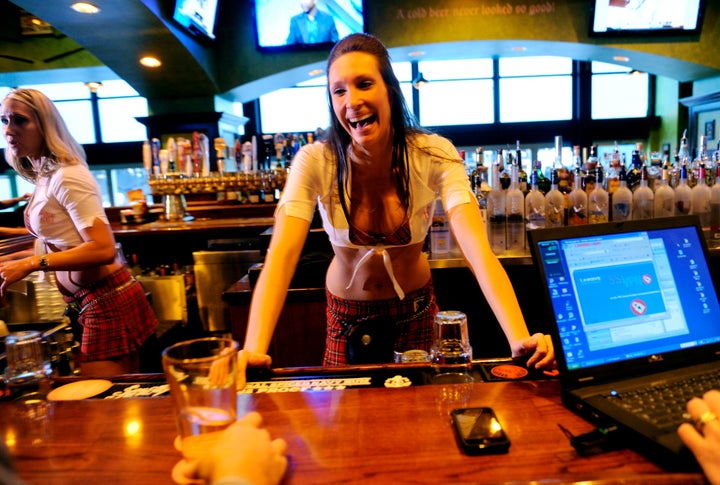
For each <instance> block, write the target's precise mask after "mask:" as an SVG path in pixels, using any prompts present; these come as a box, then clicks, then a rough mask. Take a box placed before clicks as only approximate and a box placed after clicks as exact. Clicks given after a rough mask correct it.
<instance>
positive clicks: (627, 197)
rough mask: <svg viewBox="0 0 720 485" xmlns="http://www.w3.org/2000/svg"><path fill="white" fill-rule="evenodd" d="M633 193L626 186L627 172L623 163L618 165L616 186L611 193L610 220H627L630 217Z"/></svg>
mask: <svg viewBox="0 0 720 485" xmlns="http://www.w3.org/2000/svg"><path fill="white" fill-rule="evenodd" d="M632 206H633V194H632V192H631V191H630V189H628V187H627V172H626V170H625V165H620V173H619V174H618V186H617V189H615V192H614V193H613V194H612V211H611V214H610V217H611V220H612V221H627V220H630V219H631V218H632V208H633V207H632Z"/></svg>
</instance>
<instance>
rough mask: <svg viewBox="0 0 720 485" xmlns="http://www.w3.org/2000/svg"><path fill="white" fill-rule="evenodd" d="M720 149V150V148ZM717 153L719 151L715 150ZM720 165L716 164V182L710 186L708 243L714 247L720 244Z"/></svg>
mask: <svg viewBox="0 0 720 485" xmlns="http://www.w3.org/2000/svg"><path fill="white" fill-rule="evenodd" d="M719 151H720V150H719ZM715 153H716V154H717V153H718V152H715ZM719 172H720V165H718V164H717V163H716V164H715V183H713V185H712V187H710V232H709V234H708V238H709V239H708V243H709V244H710V245H711V246H712V247H718V246H719V245H720V173H719Z"/></svg>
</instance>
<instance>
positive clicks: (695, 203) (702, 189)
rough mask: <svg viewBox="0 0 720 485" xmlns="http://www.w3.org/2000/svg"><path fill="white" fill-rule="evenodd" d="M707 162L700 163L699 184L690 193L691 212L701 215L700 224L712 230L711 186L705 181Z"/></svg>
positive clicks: (705, 230)
mask: <svg viewBox="0 0 720 485" xmlns="http://www.w3.org/2000/svg"><path fill="white" fill-rule="evenodd" d="M705 180H706V179H705V164H704V163H702V162H701V163H700V164H699V166H698V172H697V185H695V187H693V188H692V192H691V194H690V196H691V201H690V214H697V215H698V217H700V225H701V226H702V228H703V231H704V232H706V233H708V232H709V231H710V192H711V190H710V187H708V186H707V183H706V182H705Z"/></svg>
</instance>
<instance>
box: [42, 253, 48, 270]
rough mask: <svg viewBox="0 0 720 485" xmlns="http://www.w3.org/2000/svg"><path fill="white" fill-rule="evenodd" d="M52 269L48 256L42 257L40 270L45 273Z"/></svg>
mask: <svg viewBox="0 0 720 485" xmlns="http://www.w3.org/2000/svg"><path fill="white" fill-rule="evenodd" d="M49 267H50V262H49V261H48V260H47V257H46V256H40V269H41V270H43V271H45V270H46V269H48V268H49Z"/></svg>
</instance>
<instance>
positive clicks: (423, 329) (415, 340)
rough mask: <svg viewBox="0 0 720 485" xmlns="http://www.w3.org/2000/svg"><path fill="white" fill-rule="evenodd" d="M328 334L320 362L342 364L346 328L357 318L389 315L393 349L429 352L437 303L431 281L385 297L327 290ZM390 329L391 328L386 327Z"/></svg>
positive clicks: (344, 361) (344, 362)
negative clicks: (393, 333)
mask: <svg viewBox="0 0 720 485" xmlns="http://www.w3.org/2000/svg"><path fill="white" fill-rule="evenodd" d="M325 295H326V298H327V310H326V316H327V336H326V339H325V356H324V358H323V365H325V366H333V365H343V364H346V363H347V361H346V358H345V355H346V354H345V341H346V338H345V333H344V332H345V330H346V329H347V327H348V325H350V324H352V323H353V322H356V321H359V320H365V319H368V318H374V317H390V318H391V319H392V320H393V321H394V322H395V325H396V328H395V330H396V337H395V349H396V350H397V351H400V352H404V351H405V350H411V349H421V350H425V351H430V347H431V346H432V340H433V323H434V320H435V314H436V313H437V312H438V310H439V309H438V306H437V303H436V301H435V293H434V292H433V285H432V280H430V281H428V282H427V284H426V285H425V286H423V287H422V288H420V289H418V290H415V291H413V292H411V293H408V294H406V295H405V298H404V299H402V300H401V299H400V298H398V297H395V298H389V299H386V300H344V299H342V298H338V297H336V296H335V295H333V294H332V293H330V292H329V291H328V290H327V289H326V290H325ZM388 331H392V329H388Z"/></svg>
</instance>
